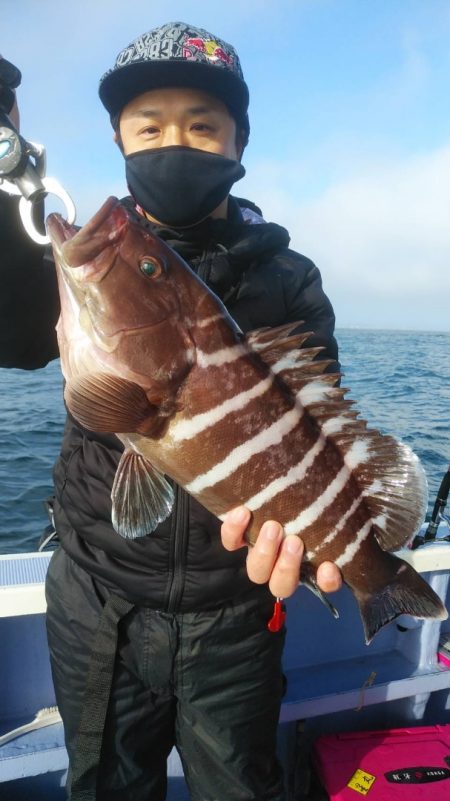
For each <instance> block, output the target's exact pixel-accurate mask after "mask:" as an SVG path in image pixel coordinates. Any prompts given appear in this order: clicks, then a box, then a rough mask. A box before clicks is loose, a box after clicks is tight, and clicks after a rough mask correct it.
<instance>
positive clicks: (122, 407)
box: [64, 373, 158, 434]
mask: <svg viewBox="0 0 450 801" xmlns="http://www.w3.org/2000/svg"><path fill="white" fill-rule="evenodd" d="M64 399H65V401H66V403H67V407H68V409H69V411H70V413H71V414H72V415H73V416H74V417H75V419H76V420H78V422H79V423H81V425H82V426H84V427H85V428H88V429H90V430H92V431H105V432H112V433H116V434H119V433H125V432H135V431H139V432H140V433H149V432H150V431H151V428H152V426H153V425H154V423H155V422H156V418H157V411H158V410H157V407H155V406H153V405H152V404H151V403H149V400H148V398H147V395H146V393H145V390H144V389H143V388H142V387H140V386H139V384H135V383H134V382H132V381H128V380H127V379H124V378H121V377H120V376H116V375H113V374H110V373H87V374H85V375H81V376H78V377H76V378H73V379H71V380H70V381H68V382H67V384H66V387H65V390H64Z"/></svg>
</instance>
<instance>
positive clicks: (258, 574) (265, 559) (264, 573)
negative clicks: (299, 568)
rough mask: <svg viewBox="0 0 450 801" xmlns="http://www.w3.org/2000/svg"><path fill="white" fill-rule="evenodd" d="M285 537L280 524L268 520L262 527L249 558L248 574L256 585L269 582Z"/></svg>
mask: <svg viewBox="0 0 450 801" xmlns="http://www.w3.org/2000/svg"><path fill="white" fill-rule="evenodd" d="M282 537H283V529H282V528H281V526H280V524H279V523H275V522H274V521H273V520H268V521H267V522H266V523H264V525H263V526H262V527H261V531H260V532H259V534H258V539H257V540H256V543H255V544H254V546H253V548H250V550H249V552H248V556H247V573H248V576H249V578H250V580H251V581H254V582H255V584H265V583H266V582H267V581H269V579H270V576H271V574H272V571H273V569H274V565H275V563H276V560H277V557H278V551H279V548H280V545H281V540H282Z"/></svg>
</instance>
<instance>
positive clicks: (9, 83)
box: [0, 57, 75, 245]
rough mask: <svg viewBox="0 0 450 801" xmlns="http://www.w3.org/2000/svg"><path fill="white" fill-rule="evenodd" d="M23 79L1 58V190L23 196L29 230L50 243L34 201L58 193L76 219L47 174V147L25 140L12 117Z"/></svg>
mask: <svg viewBox="0 0 450 801" xmlns="http://www.w3.org/2000/svg"><path fill="white" fill-rule="evenodd" d="M21 80H22V75H21V72H20V70H19V69H18V68H17V67H16V66H15V65H14V64H11V62H10V61H8V60H7V59H6V58H1V57H0V189H1V190H3V191H4V192H7V193H8V194H9V195H20V201H19V212H20V217H21V219H22V223H23V226H24V228H25V230H26V232H27V233H28V235H29V236H30V237H31V238H32V239H33V240H34V241H35V242H37V243H38V244H39V245H47V244H48V243H49V242H50V239H49V237H48V236H45V235H43V234H41V233H40V232H39V231H38V230H37V228H36V226H35V223H34V220H33V206H34V204H35V203H37V202H39V201H40V200H42V199H43V198H44V197H46V195H48V194H53V195H56V197H58V198H59V199H60V200H61V201H62V202H63V203H64V205H65V207H66V217H67V220H68V222H69V223H73V222H74V221H75V206H74V203H73V200H72V198H71V197H70V195H69V194H68V193H67V192H66V190H65V189H63V187H62V186H61V185H60V184H59V182H58V181H57V180H56V179H55V178H49V177H47V176H46V175H45V171H46V155H45V148H44V146H43V145H38V144H36V143H35V142H29V141H27V140H26V139H24V137H23V136H21V134H20V133H19V131H18V130H17V128H16V126H15V125H14V123H13V122H12V120H11V117H10V116H9V115H10V113H11V111H12V109H13V107H14V102H15V90H16V89H17V87H18V86H20V83H21Z"/></svg>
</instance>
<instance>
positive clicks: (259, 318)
mask: <svg viewBox="0 0 450 801" xmlns="http://www.w3.org/2000/svg"><path fill="white" fill-rule="evenodd" d="M124 202H125V203H126V204H127V203H128V205H130V200H129V199H127V200H125V201H124ZM229 207H230V208H229V216H228V219H227V220H214V221H213V220H208V221H206V222H205V223H203V224H201V225H200V226H198V227H197V228H196V229H195V230H192V229H191V230H190V232H189V234H186V233H180V232H179V231H178V232H176V231H173V230H169V229H165V228H161V227H156V226H154V229H155V230H156V232H157V233H158V234H159V236H161V237H162V238H163V239H165V240H166V241H167V242H168V243H169V244H170V245H171V246H172V247H173V248H174V249H176V250H177V251H178V252H179V253H180V254H181V255H182V256H183V257H184V258H185V259H186V260H187V261H188V262H189V263H190V265H191V266H192V267H193V268H194V270H195V271H196V272H197V273H198V274H199V275H200V277H201V278H202V279H203V280H204V281H205V282H206V283H207V284H208V285H209V286H210V287H211V288H212V289H213V291H215V292H216V294H218V295H219V296H220V297H221V299H222V300H223V301H224V303H225V305H226V306H227V308H228V310H229V312H230V314H231V315H232V316H233V317H234V319H235V320H236V322H237V323H238V324H239V326H240V327H241V329H242V330H243V331H244V332H247V331H250V330H252V329H254V328H258V327H262V326H277V325H281V324H283V323H286V322H291V321H292V322H295V321H303V322H302V327H303V329H304V330H309V331H313V332H314V335H313V337H312V338H311V339H309V340H308V345H313V344H317V345H323V346H324V348H325V350H324V351H323V354H322V356H323V357H325V358H332V359H335V360H337V346H336V342H335V340H334V337H333V330H334V314H333V310H332V307H331V304H330V302H329V300H328V298H327V297H326V295H325V294H324V292H323V290H322V283H321V277H320V273H319V270H318V269H317V267H316V266H315V265H314V264H313V262H311V261H310V260H309V259H307V258H305V257H304V256H301V255H299V254H298V253H295V252H294V251H292V250H289V249H288V244H289V235H288V233H287V231H286V230H285V229H284V228H281V227H280V226H278V225H275V224H273V223H264V222H263V221H262V219H261V218H259V217H258V215H257V213H256V212H257V210H256V207H252V204H249V203H248V202H246V201H237V200H236V199H233V198H231V199H230V204H229ZM249 207H250V211H246V210H245V209H246V208H247V209H248V208H249ZM243 215H244V216H243ZM244 218H247V220H245V219H244ZM248 218H251V219H250V220H249V219H248ZM0 275H1V283H2V292H1V294H0V366H2V367H19V368H23V369H35V368H38V367H42V366H44V365H45V364H47V363H48V362H49V361H50V360H51V359H54V358H56V357H57V356H58V351H57V343H56V336H55V331H54V328H55V324H56V321H57V317H58V314H59V299H58V294H57V288H56V277H55V269H54V264H53V261H52V257H51V254H50V253H49V251H48V250H47V251H45V252H44V249H43V248H42V247H39V246H37V245H35V244H34V243H32V242H31V240H30V239H29V238H28V237H27V236H26V235H25V234H24V232H23V229H22V226H21V223H20V221H19V219H18V211H17V200H16V199H15V198H9V197H7V196H6V195H4V194H3V193H1V192H0ZM121 452H122V445H121V443H120V441H119V440H118V439H117V438H116V437H115V436H114V435H105V434H96V433H93V432H91V431H87V430H85V429H83V428H81V427H80V426H79V425H78V424H77V423H76V422H75V421H74V420H73V419H72V418H71V416H70V415H68V418H67V423H66V427H65V432H64V438H63V443H62V449H61V454H60V456H59V458H58V460H57V462H56V465H55V469H54V483H55V521H56V528H57V531H58V534H59V537H60V540H61V543H62V547H63V548H64V549H65V550H66V551H67V552H68V553H69V554H70V555H71V557H72V558H73V559H74V560H75V561H76V562H77V563H78V564H79V565H81V566H82V567H83V568H85V569H86V570H87V571H88V572H89V573H91V574H92V575H94V577H96V578H98V579H99V580H100V581H101V582H102V583H103V584H105V585H106V586H108V587H109V588H110V589H111V590H112V591H114V592H116V593H118V594H120V595H122V596H124V597H126V598H128V599H129V600H130V601H132V602H134V603H140V604H143V605H147V606H150V607H152V608H155V609H161V610H166V611H173V612H175V611H193V610H200V609H213V608H215V607H218V606H220V605H221V604H223V603H224V602H226V601H228V600H229V599H231V598H236V597H238V596H245V595H249V594H251V593H257V592H261V589H260V588H258V587H256V585H253V584H251V582H250V581H249V579H248V577H247V573H246V569H245V556H246V554H245V549H242V550H239V551H235V552H233V553H230V552H227V551H225V549H224V548H223V546H222V544H221V540H220V522H219V521H218V520H217V519H216V518H215V517H214V516H213V515H211V514H210V513H209V512H207V511H206V510H205V509H204V508H203V507H202V506H201V505H200V504H199V503H198V502H197V501H195V500H194V499H192V498H191V497H190V496H188V495H187V494H186V493H185V492H184V490H182V489H181V488H179V487H176V492H175V496H176V497H175V507H174V511H173V513H172V515H171V516H170V517H169V518H168V519H167V520H166V521H165V522H164V523H162V524H161V525H160V526H159V527H158V528H157V530H156V531H155V532H154V533H153V534H151V535H149V536H148V537H143V538H141V539H138V540H134V541H129V540H125V539H122V538H121V537H120V536H119V535H118V534H117V533H116V532H115V531H114V529H113V528H112V525H111V500H110V491H111V486H112V482H113V478H114V474H115V470H116V467H117V464H118V462H119V459H120V455H121Z"/></svg>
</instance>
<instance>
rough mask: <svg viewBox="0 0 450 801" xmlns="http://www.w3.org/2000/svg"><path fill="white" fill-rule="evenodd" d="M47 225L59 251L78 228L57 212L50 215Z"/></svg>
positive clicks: (54, 244)
mask: <svg viewBox="0 0 450 801" xmlns="http://www.w3.org/2000/svg"><path fill="white" fill-rule="evenodd" d="M46 225H47V230H48V232H49V235H50V238H51V240H52V244H53V246H54V247H56V248H57V249H58V251H59V250H61V248H62V246H63V244H64V242H67V241H68V240H69V239H72V237H74V236H75V234H76V233H77V230H78V229H77V228H76V226H75V225H70V224H69V223H68V222H67V220H65V219H64V217H62V216H61V214H58V213H57V212H54V213H52V214H49V215H48V217H47V219H46Z"/></svg>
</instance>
